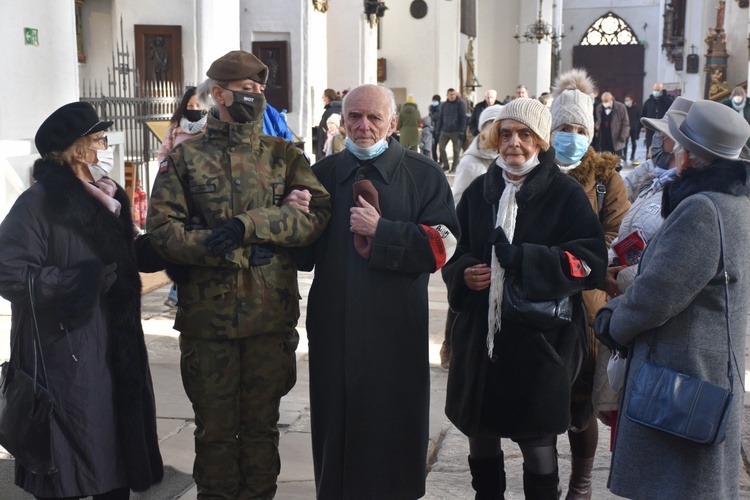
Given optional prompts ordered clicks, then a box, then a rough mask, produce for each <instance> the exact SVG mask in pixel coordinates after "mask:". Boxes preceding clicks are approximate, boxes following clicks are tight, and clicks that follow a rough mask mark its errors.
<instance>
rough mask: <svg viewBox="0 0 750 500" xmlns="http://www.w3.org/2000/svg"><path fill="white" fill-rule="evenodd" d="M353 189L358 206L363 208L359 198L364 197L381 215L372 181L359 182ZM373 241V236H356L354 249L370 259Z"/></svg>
mask: <svg viewBox="0 0 750 500" xmlns="http://www.w3.org/2000/svg"><path fill="white" fill-rule="evenodd" d="M352 189H353V190H354V204H355V205H356V206H358V207H362V204H361V203H360V202H359V197H360V196H362V198H364V199H365V201H366V202H367V203H369V204H370V205H372V206H373V207H375V210H377V212H378V214H379V215H381V212H380V202H379V201H378V192H377V190H376V189H375V186H373V185H372V182H371V181H369V180H367V179H365V180H362V181H357V182H355V183H354V184H352ZM372 240H373V238H372V237H371V236H362V235H361V234H355V235H354V249H355V250H356V251H357V253H358V254H360V255H361V256H362V257H364V258H365V259H367V260H369V259H370V252H371V251H372Z"/></svg>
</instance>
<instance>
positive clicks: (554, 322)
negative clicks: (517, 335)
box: [502, 272, 573, 330]
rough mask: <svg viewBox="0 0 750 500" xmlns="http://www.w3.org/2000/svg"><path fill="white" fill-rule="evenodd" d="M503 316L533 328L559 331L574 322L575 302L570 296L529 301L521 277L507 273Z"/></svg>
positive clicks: (504, 287)
mask: <svg viewBox="0 0 750 500" xmlns="http://www.w3.org/2000/svg"><path fill="white" fill-rule="evenodd" d="M502 314H503V318H507V319H510V320H513V321H518V322H519V323H522V324H524V325H527V326H531V327H533V328H538V329H540V330H557V329H558V328H562V327H563V326H566V325H569V324H570V323H571V321H573V301H572V300H571V298H570V296H568V297H562V298H559V299H554V300H529V299H527V298H526V297H524V294H523V287H522V285H521V276H520V275H518V274H517V273H508V272H506V273H505V283H504V284H503V305H502Z"/></svg>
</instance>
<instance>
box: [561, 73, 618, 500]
mask: <svg viewBox="0 0 750 500" xmlns="http://www.w3.org/2000/svg"><path fill="white" fill-rule="evenodd" d="M593 91H594V83H593V82H592V81H591V79H590V78H589V77H588V75H587V74H586V72H585V71H584V70H580V69H574V70H572V71H569V72H567V73H563V74H561V75H560V76H559V77H558V80H557V82H556V85H555V89H554V94H553V95H554V100H553V101H552V107H551V109H550V112H551V113H552V127H551V128H552V134H551V140H552V144H553V147H554V148H555V162H556V163H557V165H558V167H559V168H560V170H561V171H562V172H564V173H567V174H568V175H569V176H570V177H572V178H574V179H575V180H577V181H578V182H579V183H580V184H581V185H582V186H583V188H584V189H585V190H586V195H587V196H588V199H589V202H591V208H592V209H593V210H594V212H596V213H597V215H598V216H599V221H600V223H601V226H602V230H603V231H604V239H605V241H606V243H607V247H608V248H609V245H610V243H611V242H612V240H614V239H615V238H616V237H617V233H618V230H619V228H620V223H621V222H622V219H623V218H624V217H625V214H626V213H627V211H628V208H629V207H630V201H628V194H627V190H626V189H625V183H624V182H623V180H622V177H620V174H619V173H618V172H617V171H616V170H615V169H616V167H617V166H618V164H619V157H618V156H616V155H614V154H612V153H597V152H596V151H594V149H593V148H592V147H591V140H592V138H593V135H594V120H593V115H592V111H593V99H591V97H590V95H591V94H592V92H593ZM612 285H614V287H613V288H610V287H612ZM616 285H617V284H616V282H615V281H614V279H612V280H610V281H607V282H605V283H603V284H601V285H600V287H602V288H603V289H606V290H610V291H612V293H615V292H614V290H616V289H617V286H616ZM606 301H607V293H605V292H604V291H602V290H586V291H584V292H583V303H584V306H585V307H586V313H587V316H588V318H587V319H588V324H589V356H588V358H587V359H586V360H585V361H584V363H583V366H582V367H581V372H580V374H579V375H578V378H577V379H576V381H575V382H574V383H573V389H572V394H571V426H570V430H569V431H568V438H569V439H570V448H571V457H572V461H573V464H572V466H573V467H572V468H573V470H572V474H571V477H570V484H569V486H568V495H567V497H566V498H567V499H568V500H578V499H588V498H591V471H592V467H593V464H594V453H595V452H596V445H597V441H598V436H599V430H598V425H597V421H596V418H592V415H593V414H594V405H593V402H592V396H593V387H594V372H595V368H596V359H597V352H598V349H597V348H598V345H597V344H598V342H597V340H596V339H595V338H594V332H593V329H592V328H591V325H593V322H594V317H595V315H596V312H597V311H598V310H599V309H600V308H601V307H602V306H603V305H604V304H605V303H606Z"/></svg>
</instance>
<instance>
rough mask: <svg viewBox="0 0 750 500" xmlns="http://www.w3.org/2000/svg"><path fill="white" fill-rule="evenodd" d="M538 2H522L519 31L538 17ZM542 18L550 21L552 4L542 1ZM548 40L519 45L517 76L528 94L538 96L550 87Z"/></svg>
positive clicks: (550, 61)
mask: <svg viewBox="0 0 750 500" xmlns="http://www.w3.org/2000/svg"><path fill="white" fill-rule="evenodd" d="M538 9H539V4H538V3H536V2H522V5H521V8H520V14H519V23H518V24H519V32H520V33H523V32H524V31H525V29H526V26H528V25H529V24H532V23H534V22H535V21H536V20H537V19H538V17H539V16H538V13H537V12H538ZM542 19H543V20H545V21H546V22H548V23H551V21H552V4H551V3H550V2H547V3H544V2H543V3H542ZM551 50H552V48H551V46H550V43H549V41H547V40H542V42H541V43H536V42H531V43H522V44H521V45H520V47H519V77H520V81H519V82H518V83H522V84H524V85H526V88H527V89H528V91H529V96H532V95H533V96H539V94H541V93H542V92H548V91H549V87H550V67H551V64H552V53H551Z"/></svg>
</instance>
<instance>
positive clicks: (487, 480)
mask: <svg viewBox="0 0 750 500" xmlns="http://www.w3.org/2000/svg"><path fill="white" fill-rule="evenodd" d="M469 468H470V469H471V487H472V488H474V491H476V492H477V494H476V496H475V497H474V499H475V500H501V499H503V498H505V496H504V495H503V493H505V469H504V467H503V454H502V453H500V455H498V456H496V457H492V458H483V459H478V460H475V459H473V458H471V457H469Z"/></svg>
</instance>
